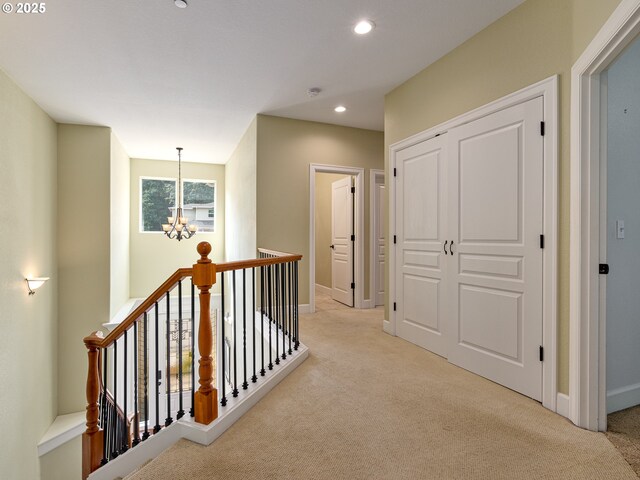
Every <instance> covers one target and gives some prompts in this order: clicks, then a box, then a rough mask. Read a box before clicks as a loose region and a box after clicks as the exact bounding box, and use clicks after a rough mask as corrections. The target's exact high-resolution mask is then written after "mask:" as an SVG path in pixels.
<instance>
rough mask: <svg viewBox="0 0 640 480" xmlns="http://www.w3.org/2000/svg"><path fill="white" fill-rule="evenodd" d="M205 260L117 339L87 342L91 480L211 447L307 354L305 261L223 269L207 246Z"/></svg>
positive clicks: (276, 255)
mask: <svg viewBox="0 0 640 480" xmlns="http://www.w3.org/2000/svg"><path fill="white" fill-rule="evenodd" d="M197 250H198V254H199V255H200V259H199V260H198V261H197V263H196V264H194V265H193V267H192V268H182V269H179V270H177V271H176V272H175V273H174V274H173V275H171V276H170V277H169V278H168V279H167V280H166V281H165V282H164V283H163V284H162V285H161V286H160V287H159V288H158V289H157V290H156V291H155V292H154V293H153V294H152V295H150V296H149V297H148V298H147V299H146V300H144V301H143V302H142V303H141V304H140V305H139V306H138V307H137V308H135V310H134V311H133V312H132V313H131V314H130V315H129V316H128V317H127V318H126V319H125V320H123V321H122V322H121V323H120V325H118V326H117V327H116V328H115V329H114V330H113V331H112V332H111V333H110V334H109V335H108V336H106V337H103V335H102V333H101V332H94V333H92V334H91V335H89V336H88V337H86V338H85V339H84V343H85V346H86V348H87V352H88V374H87V389H86V395H87V409H86V418H87V423H86V425H87V428H86V431H85V433H84V434H83V435H82V476H83V479H86V478H88V477H90V478H92V479H100V478H116V477H118V476H124V475H126V474H127V473H129V472H131V471H132V470H134V469H135V468H137V467H138V466H140V465H142V464H143V463H145V462H147V461H148V460H149V459H151V458H153V457H154V456H156V455H157V454H159V453H160V452H161V451H162V450H164V449H166V448H167V447H168V446H170V445H171V444H173V443H175V442H176V441H177V440H179V439H180V438H188V439H191V440H193V441H196V442H199V443H203V444H209V443H211V442H212V441H213V440H215V438H217V437H218V436H219V435H220V434H222V432H224V430H226V429H227V428H228V427H229V426H231V425H232V424H233V422H235V421H236V420H237V419H238V418H240V416H242V414H243V413H244V412H246V411H247V410H248V409H249V408H250V407H251V406H252V405H253V404H255V403H256V402H257V401H258V400H259V399H260V398H261V397H262V396H264V395H265V394H266V393H267V392H268V391H269V390H270V389H271V388H273V386H275V384H277V383H278V382H279V381H280V380H281V379H282V378H284V377H285V376H286V374H288V372H290V371H291V370H293V369H294V368H295V367H296V366H297V365H298V364H300V363H301V362H302V361H303V360H304V359H305V358H306V356H307V354H308V352H307V349H306V347H305V346H304V345H302V344H301V343H300V337H299V331H298V262H299V261H300V260H301V258H302V256H301V255H292V254H286V253H283V252H277V251H272V250H266V249H259V250H258V257H259V258H256V259H252V260H245V261H238V262H228V263H221V264H214V263H212V262H211V260H210V259H209V257H208V256H209V253H210V252H211V246H210V245H209V244H208V243H207V242H202V243H200V244H199V245H198V248H197ZM196 288H197V289H198V295H197V297H198V300H197V301H196ZM196 345H197V346H198V348H197V350H196ZM196 355H197V356H198V368H197V370H198V371H197V376H196ZM196 377H197V382H198V383H196ZM197 385H199V386H198V388H197V389H196V388H195V387H196V386H197Z"/></svg>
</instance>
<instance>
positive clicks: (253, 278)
mask: <svg viewBox="0 0 640 480" xmlns="http://www.w3.org/2000/svg"><path fill="white" fill-rule="evenodd" d="M251 283H252V285H253V289H252V290H251V292H252V296H251V300H252V305H251V306H252V308H251V315H252V317H253V322H252V325H253V330H252V332H253V376H252V377H251V382H252V383H256V382H257V381H258V376H257V375H256V295H257V293H256V267H253V268H252V269H251Z"/></svg>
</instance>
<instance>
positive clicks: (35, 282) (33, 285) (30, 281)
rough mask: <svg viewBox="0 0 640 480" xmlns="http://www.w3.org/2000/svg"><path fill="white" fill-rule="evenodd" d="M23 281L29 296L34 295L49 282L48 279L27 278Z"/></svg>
mask: <svg viewBox="0 0 640 480" xmlns="http://www.w3.org/2000/svg"><path fill="white" fill-rule="evenodd" d="M25 280H26V282H27V288H28V289H29V295H34V294H35V293H36V290H37V289H39V288H40V287H41V286H42V285H44V283H45V282H46V281H47V280H49V277H27V278H25Z"/></svg>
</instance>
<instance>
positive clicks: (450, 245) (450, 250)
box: [449, 240, 453, 255]
mask: <svg viewBox="0 0 640 480" xmlns="http://www.w3.org/2000/svg"><path fill="white" fill-rule="evenodd" d="M449 253H450V254H451V255H453V240H451V243H450V244H449Z"/></svg>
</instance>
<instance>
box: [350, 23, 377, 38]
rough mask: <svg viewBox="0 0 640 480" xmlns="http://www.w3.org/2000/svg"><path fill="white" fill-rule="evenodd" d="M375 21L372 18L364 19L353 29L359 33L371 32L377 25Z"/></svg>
mask: <svg viewBox="0 0 640 480" xmlns="http://www.w3.org/2000/svg"><path fill="white" fill-rule="evenodd" d="M375 26H376V25H375V23H373V22H372V21H371V20H362V21H360V22H358V24H357V25H356V26H355V27H353V31H354V32H356V33H357V34H358V35H364V34H366V33H369V32H370V31H371V30H373V27H375Z"/></svg>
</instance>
